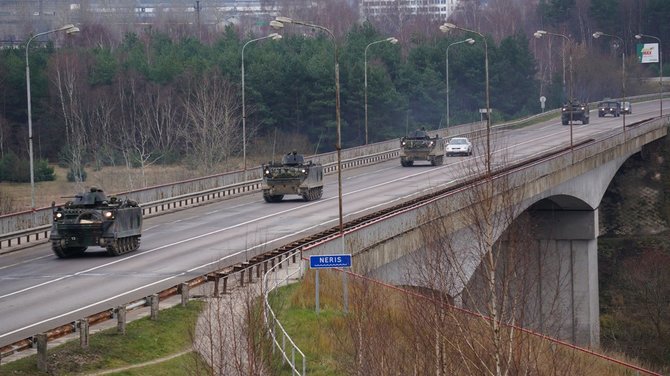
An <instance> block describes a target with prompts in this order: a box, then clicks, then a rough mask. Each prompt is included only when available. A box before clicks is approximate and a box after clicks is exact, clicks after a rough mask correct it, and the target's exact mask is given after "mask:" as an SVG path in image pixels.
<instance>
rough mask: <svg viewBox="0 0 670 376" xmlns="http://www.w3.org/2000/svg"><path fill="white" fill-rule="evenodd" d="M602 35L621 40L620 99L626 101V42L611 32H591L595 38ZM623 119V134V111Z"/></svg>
mask: <svg viewBox="0 0 670 376" xmlns="http://www.w3.org/2000/svg"><path fill="white" fill-rule="evenodd" d="M602 36H606V37H610V38H614V39H617V40H619V41H620V42H621V101H622V102H625V101H626V48H625V47H626V42H625V41H624V40H623V38H621V37H618V36H616V35H612V34H606V33H603V32H602V31H596V32H595V33H593V37H594V38H595V39H598V38H600V37H602ZM622 120H623V133H624V135H625V134H626V113H625V112H624V113H623V116H622Z"/></svg>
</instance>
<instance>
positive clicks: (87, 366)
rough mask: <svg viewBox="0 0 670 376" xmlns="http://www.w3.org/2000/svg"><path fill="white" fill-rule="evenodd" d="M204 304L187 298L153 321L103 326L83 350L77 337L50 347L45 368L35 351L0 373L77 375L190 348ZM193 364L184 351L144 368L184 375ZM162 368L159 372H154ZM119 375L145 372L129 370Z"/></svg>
mask: <svg viewBox="0 0 670 376" xmlns="http://www.w3.org/2000/svg"><path fill="white" fill-rule="evenodd" d="M203 306H204V303H203V302H200V301H191V302H190V303H189V304H188V305H187V306H186V307H181V306H176V307H173V308H170V309H166V310H161V312H160V314H159V315H158V320H156V321H152V320H149V318H143V319H140V320H137V321H132V322H130V323H128V325H127V328H126V335H120V334H117V332H116V328H113V329H108V330H104V331H101V332H99V333H96V334H94V335H91V337H90V340H89V348H88V349H82V348H81V347H80V346H79V341H70V342H67V343H65V344H63V345H61V346H58V347H55V348H53V349H49V350H48V357H49V360H48V365H49V373H44V372H39V371H38V369H37V358H36V355H31V356H28V357H25V358H22V359H19V360H17V361H14V362H11V363H8V364H4V365H0V375H19V376H20V375H77V374H82V373H89V372H94V371H101V370H108V369H115V368H120V367H127V366H131V365H137V364H142V363H145V362H148V361H151V360H155V359H159V358H163V357H167V356H170V355H173V354H176V353H179V352H182V351H185V350H188V349H190V348H191V343H192V333H193V332H194V328H195V323H196V320H197V318H198V315H199V313H200V311H201V310H202V308H203ZM193 364H194V358H193V355H190V354H187V355H184V356H180V357H177V358H174V359H171V360H169V361H166V362H165V363H164V364H162V363H159V364H156V365H151V366H147V367H145V368H146V369H151V372H152V373H151V374H156V375H158V374H160V375H183V374H184V373H185V372H184V371H185V370H186V369H188V367H193ZM161 368H162V369H164V371H163V372H162V373H153V372H154V371H155V370H157V369H161ZM118 374H123V375H147V374H149V373H146V372H142V369H133V370H130V371H125V372H123V373H118Z"/></svg>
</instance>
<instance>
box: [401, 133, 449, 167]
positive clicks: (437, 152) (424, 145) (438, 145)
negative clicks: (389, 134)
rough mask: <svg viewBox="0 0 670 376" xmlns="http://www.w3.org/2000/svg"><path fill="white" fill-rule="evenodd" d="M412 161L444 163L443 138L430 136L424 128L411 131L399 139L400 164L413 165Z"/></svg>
mask: <svg viewBox="0 0 670 376" xmlns="http://www.w3.org/2000/svg"><path fill="white" fill-rule="evenodd" d="M414 161H430V164H431V165H433V166H439V165H441V164H442V163H444V139H443V138H442V137H439V136H435V137H430V135H428V133H427V132H426V131H425V130H424V129H420V130H416V131H414V132H411V133H410V134H409V135H407V136H406V137H403V138H401V139H400V164H401V165H402V166H403V167H409V166H412V165H414Z"/></svg>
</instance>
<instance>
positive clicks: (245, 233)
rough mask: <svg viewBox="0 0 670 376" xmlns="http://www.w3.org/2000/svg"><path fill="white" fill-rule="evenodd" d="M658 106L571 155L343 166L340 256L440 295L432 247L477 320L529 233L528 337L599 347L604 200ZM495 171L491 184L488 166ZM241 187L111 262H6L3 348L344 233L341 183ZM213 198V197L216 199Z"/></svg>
mask: <svg viewBox="0 0 670 376" xmlns="http://www.w3.org/2000/svg"><path fill="white" fill-rule="evenodd" d="M657 109H658V102H653V101H652V102H648V103H642V104H636V112H635V115H632V116H628V117H627V120H628V123H629V124H628V126H627V127H626V128H625V131H624V128H623V127H622V123H621V120H620V119H614V118H603V119H593V120H592V122H591V124H590V125H588V126H581V125H574V126H573V128H572V133H573V142H572V145H573V147H572V148H571V147H570V144H571V143H570V133H571V132H570V127H566V126H561V125H560V123H558V122H557V121H556V120H553V121H547V122H541V123H539V124H535V125H531V126H525V127H519V128H515V127H504V128H500V129H498V128H495V129H494V130H493V132H492V136H493V137H492V140H491V145H492V148H491V149H490V153H486V149H485V145H486V141H485V140H484V139H483V138H482V136H483V134H484V132H481V130H479V131H477V130H476V129H474V128H473V129H469V130H467V132H469V134H470V136H471V137H472V138H474V139H475V141H476V145H477V147H476V150H475V156H474V157H471V158H468V157H463V158H450V159H448V161H447V163H445V165H444V166H439V167H431V166H415V167H413V168H403V167H401V166H400V164H399V161H398V160H397V159H396V158H394V151H393V150H394V149H393V148H389V147H384V146H382V145H371V146H369V147H368V148H358V149H356V150H355V151H350V153H354V154H355V155H352V154H346V153H344V155H345V156H347V155H348V156H349V157H345V165H347V164H348V165H352V166H357V168H351V169H348V170H345V171H344V173H343V179H344V181H343V188H344V193H343V197H342V200H343V204H344V214H345V215H344V220H345V222H346V223H348V224H349V225H348V226H347V230H346V233H345V245H344V246H345V249H344V252H346V253H352V254H354V262H353V263H354V270H355V271H357V272H361V273H367V274H369V275H372V276H374V277H377V278H380V279H383V280H386V281H389V282H392V283H396V284H406V285H415V286H422V287H427V288H434V287H438V286H436V285H431V284H429V283H426V282H427V279H425V278H424V279H421V278H417V276H421V275H424V276H425V275H426V272H430V271H431V270H430V269H427V268H426V267H425V266H426V265H429V266H430V265H435V264H436V262H435V261H438V259H437V258H436V257H435V252H434V250H435V249H438V250H439V249H440V247H442V248H444V249H446V251H448V252H445V254H446V255H447V256H449V257H450V258H448V259H446V261H448V263H449V265H450V266H451V267H452V268H451V270H453V271H456V273H454V275H455V277H454V278H453V279H451V280H449V281H447V282H449V284H448V285H447V286H441V287H445V289H444V290H443V291H446V292H447V293H448V295H449V298H450V299H451V300H452V301H453V302H454V303H455V304H458V305H462V306H464V307H469V308H475V309H476V308H477V305H478V304H479V303H478V301H477V300H476V299H474V294H472V293H471V292H473V291H482V286H483V287H484V289H485V285H486V283H485V282H483V281H482V280H481V279H480V278H481V276H482V274H481V273H479V272H478V271H479V270H482V268H483V265H484V264H485V263H482V256H485V255H487V254H488V253H489V252H498V253H499V254H509V253H511V252H505V251H506V250H511V249H518V245H519V244H520V243H519V242H518V241H517V240H516V239H517V234H518V233H519V231H513V230H514V229H515V228H522V229H524V228H525V231H522V233H526V235H530V236H527V237H526V238H524V242H525V243H524V244H528V246H527V247H525V248H523V250H524V252H522V253H523V254H525V255H526V256H527V257H526V259H525V262H526V263H525V264H524V270H526V271H527V272H528V275H529V276H534V278H535V279H534V280H526V281H525V282H524V284H518V285H517V286H515V288H516V290H518V291H522V292H523V294H522V295H523V296H525V297H527V298H526V299H524V300H523V301H522V303H523V306H524V308H525V313H526V314H525V315H524V324H526V325H528V326H530V327H534V328H537V329H540V330H543V331H544V332H546V333H547V334H551V335H557V336H559V337H561V338H564V339H568V340H570V341H572V342H574V343H578V344H588V345H597V343H598V334H599V333H598V331H599V328H598V285H597V263H596V261H597V245H596V244H597V243H596V238H597V236H598V206H599V202H600V200H601V198H602V196H603V194H604V192H605V191H606V189H607V186H608V185H609V182H610V181H611V179H612V178H613V176H614V175H615V174H616V172H617V170H618V169H619V167H620V166H621V164H622V163H623V162H624V161H625V160H626V159H627V158H629V157H630V156H631V155H633V154H635V153H638V152H640V150H642V149H643V148H645V147H647V145H653V144H654V143H655V142H657V140H660V139H662V138H664V137H665V136H666V135H667V126H668V118H667V117H664V118H657V117H655V116H656V115H657V114H658V110H657ZM462 131H463V129H460V130H459V131H458V132H462ZM453 132H457V131H455V130H451V129H450V130H448V132H446V133H447V134H448V135H454V133H453ZM396 142H397V141H391V142H389V145H390V144H391V143H393V144H396V145H397V143H396ZM395 153H396V154H395V155H397V150H396V151H395ZM381 156H384V157H381ZM323 158H324V161H325V160H326V159H328V158H332V156H323ZM487 159H488V161H490V162H491V166H492V169H491V171H490V173H489V171H487V170H486V169H483V168H482V166H484V165H486V162H487ZM361 160H366V161H368V162H367V163H368V164H365V163H359V161H361ZM228 183H230V182H228ZM240 184H242V183H240ZM254 184H256V183H254V182H249V183H244V184H243V187H253V185H254ZM199 186H200V187H202V185H201V184H200V185H199ZM173 189H175V188H174V187H173ZM212 189H213V188H212ZM225 189H229V187H226V188H225ZM236 189H237V190H238V191H237V194H232V195H231V198H230V199H227V200H221V199H220V198H221V196H219V198H217V199H214V200H211V202H213V203H212V204H210V205H202V203H201V202H199V201H198V204H196V205H192V206H191V207H190V208H188V209H183V208H180V210H178V211H174V212H171V213H168V214H164V215H161V216H153V217H150V218H147V220H146V221H145V228H144V234H143V236H142V246H141V248H140V250H139V251H138V252H135V253H131V254H128V255H126V256H123V257H119V258H114V259H110V258H106V257H103V256H102V254H104V251H103V250H100V252H95V251H93V252H92V251H89V252H87V254H86V256H85V257H82V258H78V259H72V260H58V259H56V257H55V256H54V255H52V254H51V251H50V249H49V246H48V244H39V245H36V246H34V247H30V248H26V249H24V250H22V251H20V252H12V253H8V254H5V255H2V256H0V257H2V258H1V259H0V279H1V280H2V283H0V302H1V304H0V317H3V320H2V322H0V347H2V346H5V345H7V344H10V343H13V342H15V341H17V340H19V339H23V338H29V337H31V336H33V335H34V334H36V333H40V332H42V331H45V330H48V329H51V328H54V327H56V326H58V325H62V324H64V323H68V322H72V321H74V320H77V319H80V318H82V317H86V316H88V315H91V314H94V313H97V312H100V311H102V310H104V309H108V308H110V307H116V306H118V305H121V304H126V303H128V302H130V301H133V300H134V299H138V298H141V297H145V296H148V295H150V294H153V293H155V292H157V291H162V290H164V289H167V288H169V287H171V286H174V285H177V284H179V283H182V282H184V281H188V280H190V279H193V278H195V277H198V276H202V275H204V274H207V273H209V272H211V271H213V270H218V269H220V268H223V267H226V266H230V265H233V264H236V263H240V262H244V261H245V260H250V259H253V258H254V257H256V256H257V255H259V254H262V253H266V252H268V251H270V250H272V249H275V248H277V247H280V246H282V245H285V244H287V243H291V242H293V241H296V240H298V239H302V238H305V237H310V236H314V234H318V233H321V232H327V231H328V230H332V229H333V228H337V226H336V225H337V221H338V215H337V213H338V210H337V207H338V197H337V182H336V181H335V179H334V177H332V176H330V177H329V178H328V179H327V182H326V186H325V191H324V198H323V199H322V200H319V201H314V202H307V203H305V202H302V201H300V200H295V201H292V200H287V201H285V202H282V203H278V204H266V203H264V202H263V199H262V198H261V195H260V194H258V193H257V192H256V193H254V192H255V191H254V189H253V188H239V187H238V188H236ZM256 189H257V188H256ZM217 192H219V191H217ZM250 193H254V194H250ZM138 194H140V193H138ZM141 194H148V193H146V192H144V193H141ZM129 195H131V194H129ZM205 196H207V197H209V196H215V193H214V192H210V191H209V190H208V191H207V192H206V193H205V194H203V195H202V197H205ZM224 196H225V195H224ZM174 199H175V200H177V199H178V197H177V198H174ZM140 201H141V202H147V200H140ZM192 201H193V200H192ZM156 205H158V204H156ZM158 206H160V205H158ZM158 206H155V207H158ZM168 206H169V205H168ZM149 207H154V206H152V205H147V208H149ZM482 208H484V209H487V211H482V210H483V209H482ZM473 213H474V214H477V213H479V214H480V215H473ZM482 213H486V215H481V214H482ZM32 215H34V214H32ZM483 222H485V223H486V226H484V227H482V223H483ZM529 223H532V224H533V225H532V226H531V227H524V226H526V225H527V224H529ZM482 228H484V229H485V230H486V231H481V229H482ZM426 229H429V230H431V231H426ZM531 230H532V231H531ZM3 232H4V230H3ZM426 233H430V234H433V235H426ZM435 234H437V235H439V236H434V235H435ZM482 244H483V246H482ZM436 245H438V246H436ZM440 245H441V246H440ZM342 251H343V250H342V243H341V241H339V238H338V237H337V236H330V237H326V238H324V239H323V240H321V241H319V242H317V243H316V244H314V245H311V246H310V247H309V249H307V248H306V249H305V253H307V254H318V253H321V254H325V253H341V252H342ZM455 256H457V257H455ZM422 261H423V262H422ZM511 265H512V264H509V265H507V264H505V263H499V264H497V265H496V268H498V267H500V268H503V267H505V266H511ZM484 270H486V269H485V268H484ZM438 282H444V281H438ZM512 290H513V289H510V291H509V294H512V293H513V292H514V291H512ZM528 297H532V299H529V298H528ZM547 297H552V298H551V299H548V298H547Z"/></svg>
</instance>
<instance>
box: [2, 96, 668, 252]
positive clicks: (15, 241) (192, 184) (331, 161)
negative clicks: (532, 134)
mask: <svg viewBox="0 0 670 376" xmlns="http://www.w3.org/2000/svg"><path fill="white" fill-rule="evenodd" d="M658 97H659V94H658V93H655V94H645V95H638V96H633V97H627V99H628V100H630V101H640V100H647V99H655V98H658ZM613 99H615V100H617V98H613ZM593 103H597V102H593ZM593 103H591V104H593ZM558 113H560V108H559V109H553V110H549V111H545V112H544V113H539V114H535V115H531V116H528V117H525V118H522V119H518V120H514V121H509V122H505V123H500V124H496V125H494V126H493V128H494V129H502V128H506V127H514V126H517V125H519V124H523V123H525V122H528V121H533V120H536V119H538V118H541V117H543V116H546V115H553V114H558ZM484 129H485V123H483V122H474V123H469V124H461V125H457V126H452V127H449V128H441V129H438V130H435V131H431V132H430V133H431V134H437V135H440V136H441V137H452V136H455V135H465V134H477V133H479V132H481V131H483V130H484ZM398 146H399V141H398V139H393V140H389V141H383V142H377V143H374V144H369V145H363V146H357V147H353V148H349V149H345V150H343V151H342V155H343V160H342V169H343V170H347V169H351V168H357V167H361V166H366V165H370V164H375V163H380V162H384V161H386V160H389V159H392V158H397V157H398V153H399V147H398ZM308 160H312V161H314V162H319V163H321V164H322V165H323V166H324V173H325V174H332V173H335V172H337V163H336V153H335V152H330V153H324V154H319V155H315V156H312V157H310V158H308ZM260 184H261V175H260V167H258V168H254V169H250V170H247V171H246V172H244V171H235V172H231V173H225V174H218V175H213V176H209V177H204V178H199V179H192V180H187V181H184V182H178V183H174V184H165V185H161V186H157V187H149V188H145V189H141V190H137V191H130V192H123V193H120V194H117V196H119V197H121V198H130V199H132V200H134V201H137V202H140V203H142V204H141V206H142V212H143V215H145V216H153V215H158V214H161V213H164V212H169V211H175V210H181V209H185V208H188V207H193V206H198V205H204V204H206V203H209V202H212V201H215V200H222V199H226V198H229V197H235V196H239V195H242V194H249V193H253V192H257V191H258V190H260ZM50 224H51V208H50V207H48V208H40V209H37V210H35V211H27V212H21V213H16V214H10V215H4V216H0V234H2V235H0V253H2V251H3V249H7V248H14V249H16V248H21V247H22V246H25V245H27V244H30V243H31V242H32V243H35V242H45V241H47V240H48V238H49V234H50V229H51V225H50Z"/></svg>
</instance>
